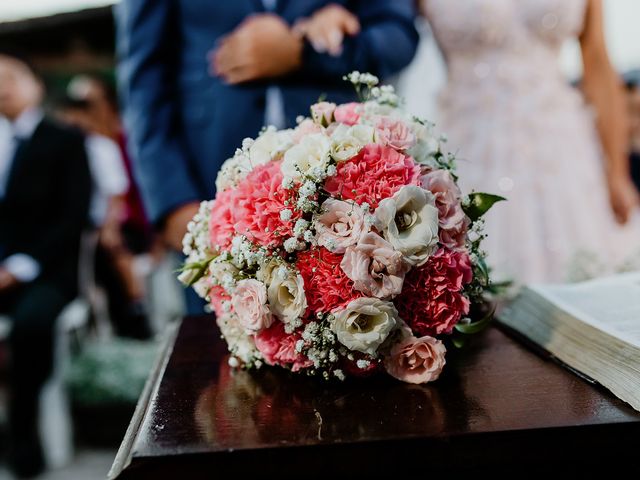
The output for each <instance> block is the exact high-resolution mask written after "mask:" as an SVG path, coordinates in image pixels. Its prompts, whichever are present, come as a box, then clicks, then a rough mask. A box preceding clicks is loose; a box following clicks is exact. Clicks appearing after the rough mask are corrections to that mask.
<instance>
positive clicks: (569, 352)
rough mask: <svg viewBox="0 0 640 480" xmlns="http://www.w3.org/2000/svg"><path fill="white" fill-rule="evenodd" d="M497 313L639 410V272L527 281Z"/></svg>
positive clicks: (502, 320) (546, 348)
mask: <svg viewBox="0 0 640 480" xmlns="http://www.w3.org/2000/svg"><path fill="white" fill-rule="evenodd" d="M499 317H500V318H499V320H500V322H501V323H503V324H505V325H507V326H508V327H510V328H512V329H514V330H516V331H517V332H519V333H520V334H522V335H524V336H525V337H527V338H529V339H530V340H531V341H533V342H534V343H536V344H538V345H539V346H540V347H542V348H544V349H545V350H547V351H548V352H549V353H551V354H552V355H554V356H555V357H557V358H558V359H559V360H560V361H561V362H563V363H565V364H566V365H568V366H569V367H570V368H572V369H575V370H576V371H577V372H579V373H582V374H583V375H585V376H587V377H590V378H592V379H593V380H595V381H597V382H598V383H600V384H601V385H603V386H605V387H606V388H608V389H609V390H611V392H613V393H614V394H615V395H616V396H618V397H619V398H621V399H622V400H624V401H626V402H628V403H629V404H631V406H632V407H633V408H635V409H636V410H640V272H637V273H625V274H620V275H616V276H612V277H607V278H602V279H597V280H590V281H588V282H583V283H576V284H570V285H532V286H528V287H525V288H523V290H522V291H521V292H520V294H519V295H518V297H516V299H515V300H514V301H513V302H512V303H511V304H510V305H508V306H507V307H506V308H505V309H504V310H503V311H502V313H501V314H500V316H499Z"/></svg>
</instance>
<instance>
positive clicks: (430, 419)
mask: <svg viewBox="0 0 640 480" xmlns="http://www.w3.org/2000/svg"><path fill="white" fill-rule="evenodd" d="M473 340H474V341H473V342H472V344H471V346H470V347H469V348H466V349H464V350H461V351H450V352H449V353H448V357H447V359H448V364H447V366H446V367H445V372H444V374H443V375H442V376H441V378H440V379H439V380H438V381H437V382H434V383H432V384H429V385H426V386H415V385H405V384H402V383H400V382H397V381H395V380H393V379H391V378H388V377H387V376H385V375H379V376H377V377H375V378H369V379H364V380H360V379H358V380H351V381H349V380H348V381H346V382H344V383H341V382H337V381H336V382H331V383H327V382H324V381H321V380H320V379H314V378H307V377H304V376H300V375H294V374H290V373H289V372H286V371H284V370H282V369H277V368H263V369H261V370H260V371H257V372H245V371H234V370H232V369H230V368H229V366H228V364H227V359H228V356H227V352H226V348H225V344H224V342H223V341H222V340H221V339H220V338H219V332H218V330H217V327H216V325H215V322H214V320H213V319H212V318H211V317H193V318H187V319H185V320H184V321H183V322H182V324H181V326H180V327H179V328H178V329H176V333H175V335H172V336H171V338H170V339H169V341H168V347H167V349H166V352H165V354H164V356H163V358H162V359H161V361H160V362H159V363H158V367H157V369H156V371H155V373H154V375H153V376H152V378H151V379H150V381H149V383H148V388H147V391H146V394H145V395H143V398H141V401H140V404H139V406H138V410H137V412H136V414H135V415H134V418H133V420H132V424H131V426H130V429H129V431H128V433H127V437H126V438H125V440H124V441H123V445H122V447H121V451H120V452H119V454H118V457H117V458H116V461H115V463H114V467H113V469H112V473H111V476H112V477H113V478H126V479H129V478H131V479H146V478H154V479H159V478H172V479H173V478H178V479H187V478H214V477H215V476H216V475H213V476H212V473H213V472H215V473H216V474H221V473H233V474H234V476H235V475H239V474H240V473H245V472H246V473H260V474H261V475H266V474H267V473H277V474H278V475H280V476H281V477H282V476H283V473H288V474H291V475H294V474H296V473H297V474H299V473H301V472H309V471H310V468H311V471H312V472H315V473H323V474H324V473H327V474H328V473H338V474H342V475H345V474H363V473H376V472H379V471H380V469H382V468H384V467H386V466H393V467H394V468H396V469H403V470H414V471H416V472H418V473H420V472H422V473H425V472H426V471H429V472H433V471H437V470H442V471H444V472H447V471H451V470H452V469H455V470H457V471H462V470H465V469H471V470H473V471H477V469H482V468H485V469H487V470H489V471H497V470H504V471H507V472H508V471H511V470H512V469H517V470H518V471H522V470H523V468H524V469H526V470H527V471H531V472H533V471H534V470H535V471H541V472H544V471H547V470H545V469H546V468H550V465H552V464H554V463H558V462H559V463H561V464H563V465H564V466H566V467H567V468H570V469H572V470H573V469H575V468H581V469H587V470H588V469H590V468H592V467H596V466H607V465H609V466H610V465H614V463H613V462H614V461H615V462H616V463H615V465H620V464H621V463H620V459H621V458H622V459H624V458H625V457H624V455H632V457H627V460H630V458H635V456H636V455H637V452H635V449H636V445H637V439H638V438H639V436H640V414H639V413H637V412H635V411H634V410H633V409H631V408H630V407H629V406H627V405H626V404H625V403H624V402H622V401H620V400H618V399H617V398H615V397H614V396H612V395H611V394H610V393H608V392H607V391H605V390H603V389H601V388H599V387H597V386H594V385H591V384H589V383H588V382H586V381H585V380H583V379H581V378H579V377H578V376H576V375H574V374H572V373H571V372H569V371H567V370H566V369H564V368H562V367H560V366H559V365H557V364H556V363H555V362H553V361H551V360H549V359H548V358H544V356H541V355H538V354H536V353H534V352H532V351H531V350H529V349H527V348H526V347H524V346H522V345H521V344H520V343H518V342H516V341H515V340H513V339H512V338H510V337H509V336H508V335H506V334H505V332H503V331H502V330H500V329H499V328H497V327H495V326H494V327H492V328H490V329H489V330H487V331H486V332H484V333H482V334H480V335H478V336H476V337H475V338H474V339H473ZM625 464H626V465H629V463H628V462H627V463H625ZM632 466H633V468H637V462H634V463H633V464H632ZM425 468H426V470H425ZM554 468H555V467H554ZM285 476H286V475H285Z"/></svg>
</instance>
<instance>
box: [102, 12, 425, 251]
mask: <svg viewBox="0 0 640 480" xmlns="http://www.w3.org/2000/svg"><path fill="white" fill-rule="evenodd" d="M329 4H332V5H333V6H332V8H341V9H343V10H344V11H348V12H351V13H352V14H353V15H355V17H356V18H357V20H358V22H359V29H358V31H357V32H356V31H355V29H353V31H352V32H351V33H352V35H351V36H348V37H347V38H345V39H344V42H342V45H341V48H340V49H339V50H337V49H335V48H333V49H331V53H329V51H324V52H323V51H322V49H318V50H320V51H317V50H315V49H314V48H312V47H311V46H310V45H309V44H308V42H305V41H304V39H303V38H302V37H301V36H300V35H299V34H297V33H296V29H294V28H292V26H293V25H294V24H295V23H296V21H298V20H301V19H304V18H307V17H309V16H311V15H313V14H314V13H316V12H318V11H319V10H321V9H323V8H326V7H328V6H329ZM414 4H415V2H414V1H413V0H349V1H346V0H343V1H336V2H327V1H323V0H238V1H228V2H222V1H211V0H162V1H157V0H125V1H122V2H120V4H118V5H117V6H116V10H115V12H116V24H117V27H118V29H117V30H118V54H119V71H118V77H119V84H120V89H121V93H122V98H123V102H124V108H125V112H124V113H125V115H124V118H125V125H126V127H127V133H128V135H129V140H130V150H131V153H132V157H133V161H134V164H135V168H136V171H137V177H138V180H139V182H140V187H141V191H142V193H143V198H144V201H145V204H146V206H147V209H148V213H149V214H150V217H151V220H152V221H153V222H154V223H155V224H156V225H159V226H161V227H162V228H163V230H164V232H165V238H166V239H167V241H168V243H169V244H170V245H172V246H173V247H174V248H175V249H178V250H179V249H180V248H181V247H180V245H181V239H182V236H183V234H184V232H185V230H186V225H187V223H188V221H189V220H190V219H191V217H192V216H193V214H194V213H195V211H197V206H198V203H199V202H200V201H201V200H204V199H210V198H213V196H214V194H215V192H214V189H215V185H214V182H215V178H216V174H217V172H218V169H219V168H220V166H221V164H222V163H223V162H224V160H225V159H227V158H228V157H230V156H231V155H233V152H234V151H235V149H236V148H238V147H239V146H240V145H241V143H242V139H243V138H245V137H248V136H251V137H254V136H256V135H257V133H258V132H259V130H260V128H261V127H262V126H263V125H264V124H265V123H271V124H277V125H276V126H277V127H284V126H292V125H294V124H295V118H296V116H298V115H301V114H308V108H309V106H310V105H311V104H313V103H315V102H316V101H317V100H318V97H319V96H320V95H321V94H323V93H324V94H326V95H327V97H328V99H329V100H331V101H334V102H344V101H348V100H351V99H352V98H353V88H352V87H351V86H350V85H349V84H347V82H344V81H343V80H342V76H343V75H345V74H347V73H349V72H350V71H352V70H359V71H362V72H370V73H373V74H376V75H378V76H381V77H388V76H389V75H392V74H394V73H396V72H398V71H399V70H400V69H402V68H403V67H405V66H406V65H407V64H409V62H410V61H411V59H412V58H413V55H414V53H415V49H416V47H417V42H418V34H417V32H416V30H415V28H414V16H415V9H414ZM209 58H214V59H215V61H213V63H214V64H215V65H214V68H213V72H211V70H212V69H211V68H210V65H209Z"/></svg>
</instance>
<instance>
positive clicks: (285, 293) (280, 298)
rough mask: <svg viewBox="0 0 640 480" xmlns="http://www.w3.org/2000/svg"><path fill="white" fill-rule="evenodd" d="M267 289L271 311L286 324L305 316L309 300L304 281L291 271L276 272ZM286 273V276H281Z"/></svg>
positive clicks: (278, 270)
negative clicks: (306, 295)
mask: <svg viewBox="0 0 640 480" xmlns="http://www.w3.org/2000/svg"><path fill="white" fill-rule="evenodd" d="M276 272H277V274H275V275H272V276H271V283H270V285H269V288H268V289H267V297H268V299H269V306H270V307H271V311H272V312H273V313H274V314H275V315H276V316H277V317H278V318H280V320H282V321H283V322H284V323H290V322H293V321H295V320H296V319H297V318H300V317H302V316H303V315H304V312H305V310H306V309H307V299H306V297H305V294H304V280H303V279H302V277H301V276H300V275H298V274H297V273H295V272H292V271H291V270H288V269H287V270H286V272H282V271H281V270H280V269H277V270H275V271H274V273H276ZM280 273H285V275H280Z"/></svg>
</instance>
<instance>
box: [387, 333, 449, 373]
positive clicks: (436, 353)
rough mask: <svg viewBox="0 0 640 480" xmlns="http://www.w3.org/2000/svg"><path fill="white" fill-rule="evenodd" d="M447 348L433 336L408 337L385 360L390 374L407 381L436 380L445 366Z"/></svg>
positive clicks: (395, 346)
mask: <svg viewBox="0 0 640 480" xmlns="http://www.w3.org/2000/svg"><path fill="white" fill-rule="evenodd" d="M446 352H447V350H446V349H445V348H444V345H443V344H442V342H441V341H440V340H437V339H435V338H433V337H428V336H425V337H421V338H415V337H413V336H411V337H407V338H405V339H404V340H402V341H401V342H399V343H397V344H396V345H394V346H393V348H392V349H391V352H390V354H389V356H388V357H386V358H385V360H384V366H385V369H386V370H387V372H388V373H389V375H391V376H393V377H395V378H397V379H398V380H401V381H403V382H407V383H415V384H419V383H427V382H432V381H434V380H436V379H437V378H438V377H439V376H440V372H442V368H443V367H444V364H445V363H446V362H445V359H444V356H445V353H446Z"/></svg>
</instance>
